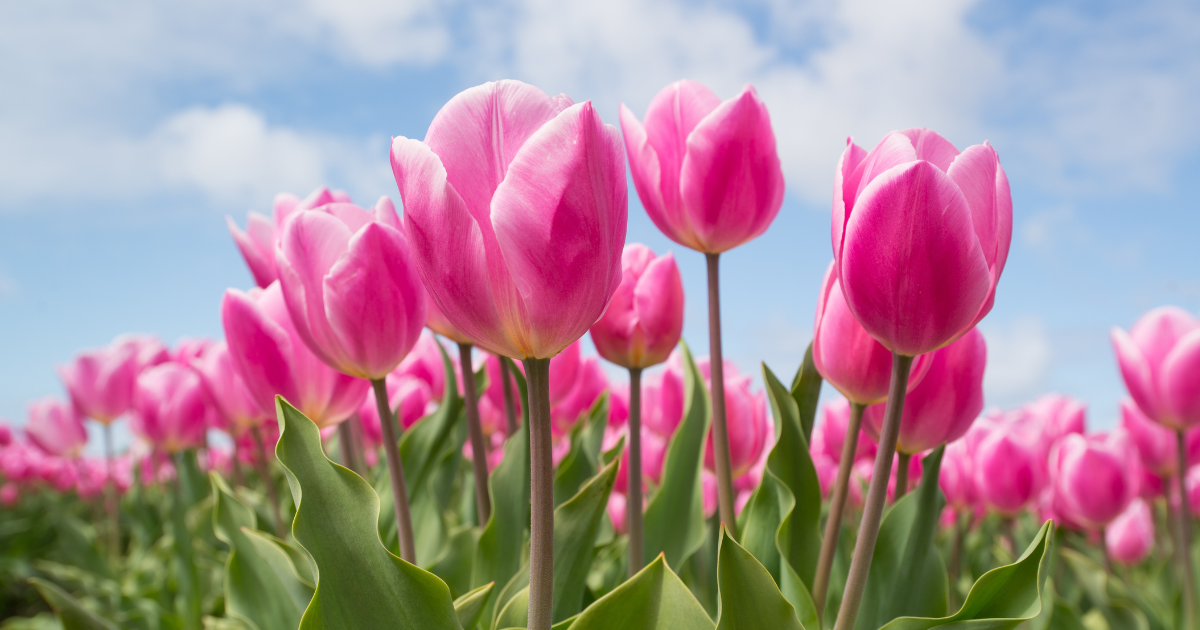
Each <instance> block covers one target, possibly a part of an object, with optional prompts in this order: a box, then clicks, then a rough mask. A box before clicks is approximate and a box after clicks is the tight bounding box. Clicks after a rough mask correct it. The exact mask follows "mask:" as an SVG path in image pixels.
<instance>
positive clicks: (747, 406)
mask: <svg viewBox="0 0 1200 630" xmlns="http://www.w3.org/2000/svg"><path fill="white" fill-rule="evenodd" d="M700 363H707V358H702V359H701V360H700ZM725 370H726V371H725V401H726V403H725V404H726V417H727V420H728V423H729V424H728V426H729V457H730V465H731V469H730V472H731V474H732V476H733V478H734V479H735V480H736V479H737V478H738V477H741V476H742V475H744V474H746V473H747V472H749V470H750V467H751V466H753V465H754V463H755V462H756V461H758V458H759V456H760V455H762V452H763V448H764V446H765V445H766V443H767V440H768V436H773V435H774V431H775V428H774V425H773V424H772V421H771V420H769V419H768V418H767V415H766V399H765V398H764V396H763V393H762V392H761V391H760V392H752V391H751V390H750V377H748V376H741V375H739V374H738V373H737V371H736V370H734V369H730V367H729V366H727V367H726V368H725ZM701 371H702V372H703V371H704V370H703V368H702V370H701ZM705 385H706V386H707V387H709V388H710V389H711V388H712V384H711V383H710V382H707V379H706V382H705ZM704 465H705V466H706V467H707V468H708V469H709V470H713V469H714V468H715V462H714V460H713V436H712V431H711V429H710V430H709V434H708V443H707V446H705V450H704Z"/></svg>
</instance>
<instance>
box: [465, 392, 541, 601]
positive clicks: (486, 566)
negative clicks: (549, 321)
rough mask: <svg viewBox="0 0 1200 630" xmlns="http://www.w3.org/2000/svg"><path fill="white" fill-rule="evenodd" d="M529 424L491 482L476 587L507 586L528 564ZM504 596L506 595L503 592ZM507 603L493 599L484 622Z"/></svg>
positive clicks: (515, 438) (516, 437)
mask: <svg viewBox="0 0 1200 630" xmlns="http://www.w3.org/2000/svg"><path fill="white" fill-rule="evenodd" d="M509 373H510V374H514V376H516V377H517V378H516V380H517V384H518V386H519V387H520V388H521V392H522V394H524V391H525V380H524V379H523V378H521V373H520V371H517V370H516V369H515V368H514V369H512V370H509ZM528 426H529V425H528V423H525V424H522V425H521V426H520V428H518V429H517V432H516V433H514V434H513V435H512V436H511V437H509V438H508V441H507V442H505V443H504V460H503V461H501V462H500V464H499V465H498V466H496V470H495V471H493V472H492V474H491V476H490V477H489V479H488V485H489V486H490V487H491V493H492V515H491V517H490V518H489V519H488V522H487V525H486V526H485V527H484V528H483V533H481V534H480V535H479V543H478V546H477V548H476V552H475V566H474V569H473V575H472V578H471V584H472V585H473V586H480V585H482V584H487V583H488V582H495V583H496V584H499V585H504V586H507V585H508V583H509V580H511V579H513V576H514V575H517V574H518V572H519V571H520V570H521V565H522V563H523V560H524V549H525V532H526V530H527V529H528V528H529V431H528V429H527V427H528ZM500 590H501V595H504V593H503V590H504V589H503V588H501V589H500ZM503 604H504V600H501V599H499V598H498V597H497V598H492V600H490V601H488V603H487V604H485V605H484V612H483V618H484V619H491V618H492V610H493V608H494V607H495V606H502V605H503Z"/></svg>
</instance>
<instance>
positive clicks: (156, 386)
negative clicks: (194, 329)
mask: <svg viewBox="0 0 1200 630" xmlns="http://www.w3.org/2000/svg"><path fill="white" fill-rule="evenodd" d="M205 396H206V394H205V392H204V384H203V383H202V382H201V380H200V375H199V374H197V373H196V371H195V370H192V369H191V368H188V367H187V366H184V365H180V364H178V363H163V364H161V365H157V366H154V367H152V368H150V369H148V370H146V371H145V372H142V373H141V374H140V375H139V376H138V379H137V390H136V394H135V396H134V405H133V417H132V421H131V422H130V429H132V430H133V432H134V433H135V434H137V435H138V436H140V437H142V438H143V439H145V440H146V441H148V442H150V443H151V444H153V445H154V446H155V448H157V449H160V450H162V451H164V452H167V453H178V452H180V451H183V450H186V449H190V448H196V447H198V446H201V445H203V444H204V438H205V432H206V430H207V429H208V427H207V426H206V425H205V422H204V420H205V417H206V415H207V414H208V406H207V404H206V401H205Z"/></svg>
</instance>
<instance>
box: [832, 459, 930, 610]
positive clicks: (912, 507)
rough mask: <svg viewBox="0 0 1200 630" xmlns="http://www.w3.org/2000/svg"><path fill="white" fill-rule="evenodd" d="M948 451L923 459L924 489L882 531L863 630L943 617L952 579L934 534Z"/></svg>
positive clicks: (904, 501) (896, 508) (901, 504)
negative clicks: (903, 619) (896, 621)
mask: <svg viewBox="0 0 1200 630" xmlns="http://www.w3.org/2000/svg"><path fill="white" fill-rule="evenodd" d="M943 452H944V447H938V448H937V449H936V450H934V451H933V453H932V454H930V455H929V457H926V458H925V460H924V464H925V466H924V473H923V475H922V477H921V485H920V486H919V487H918V488H917V490H916V491H915V492H912V493H909V494H907V495H905V496H904V497H903V498H901V499H900V500H899V501H896V503H895V504H894V505H893V506H892V508H891V510H889V511H888V513H887V514H886V515H885V516H884V518H883V522H882V523H881V524H880V526H879V539H878V540H877V542H876V543H875V553H874V555H872V556H871V569H870V572H869V573H868V575H867V586H866V591H865V593H864V595H863V603H862V605H861V607H860V608H859V611H858V623H857V624H856V625H855V626H854V627H855V628H857V629H858V630H874V629H875V628H878V627H880V626H882V625H883V624H885V623H887V622H888V621H890V620H892V619H895V618H896V617H906V616H914V617H942V616H944V615H945V614H946V612H947V611H946V607H947V600H948V598H949V580H948V578H947V577H946V567H945V565H943V564H942V560H941V556H939V555H938V552H937V550H936V549H935V548H934V547H933V534H934V531H935V529H936V528H937V521H938V517H939V516H940V515H941V513H942V506H943V505H944V504H945V498H944V497H942V494H941V490H940V489H939V488H938V473H939V470H940V468H941V460H942V453H943Z"/></svg>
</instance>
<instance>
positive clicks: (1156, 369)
mask: <svg viewBox="0 0 1200 630" xmlns="http://www.w3.org/2000/svg"><path fill="white" fill-rule="evenodd" d="M1112 342H1113V348H1114V350H1115V351H1116V354H1117V363H1118V365H1119V366H1120V368H1121V376H1122V377H1124V379H1125V387H1126V388H1127V389H1128V390H1129V395H1130V396H1131V397H1132V398H1133V400H1134V402H1136V403H1137V405H1138V407H1140V408H1141V410H1142V411H1143V412H1145V414H1146V415H1147V416H1149V418H1150V419H1151V420H1153V421H1155V422H1157V423H1159V424H1162V425H1163V426H1165V427H1167V428H1169V429H1172V430H1173V431H1174V432H1175V449H1176V450H1175V452H1176V454H1177V457H1176V462H1177V465H1178V467H1179V468H1178V470H1179V474H1177V475H1175V478H1176V482H1177V484H1178V488H1179V492H1180V494H1181V495H1183V494H1184V493H1185V489H1184V473H1183V471H1186V470H1188V468H1189V466H1190V465H1191V463H1192V462H1190V461H1188V457H1187V448H1186V445H1185V435H1184V433H1185V432H1186V431H1187V430H1188V429H1191V428H1193V427H1196V426H1198V425H1200V320H1198V319H1197V318H1196V317H1193V316H1192V315H1191V313H1188V312H1187V311H1185V310H1183V309H1181V308H1178V307H1175V306H1163V307H1159V308H1156V309H1153V310H1151V311H1149V312H1148V313H1146V314H1145V315H1143V316H1142V317H1141V318H1140V319H1138V321H1137V322H1136V323H1134V325H1133V327H1132V328H1130V329H1129V332H1126V331H1124V330H1122V329H1120V328H1117V327H1115V326H1114V327H1113V329H1112ZM1177 518H1178V519H1179V520H1180V524H1179V530H1180V531H1181V532H1182V533H1181V536H1182V538H1181V539H1180V542H1181V544H1180V546H1179V548H1180V549H1182V550H1186V549H1190V543H1189V538H1190V536H1191V533H1190V532H1191V524H1190V522H1189V521H1190V519H1189V518H1188V512H1187V510H1179V511H1178V514H1177ZM1177 556H1178V560H1179V563H1180V564H1181V565H1183V578H1184V598H1183V599H1184V616H1185V618H1186V620H1187V624H1188V627H1192V626H1193V625H1194V623H1195V620H1196V603H1195V597H1194V593H1195V579H1194V576H1193V572H1192V563H1191V561H1190V559H1189V558H1188V556H1187V554H1186V552H1180V553H1178V554H1177Z"/></svg>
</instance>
